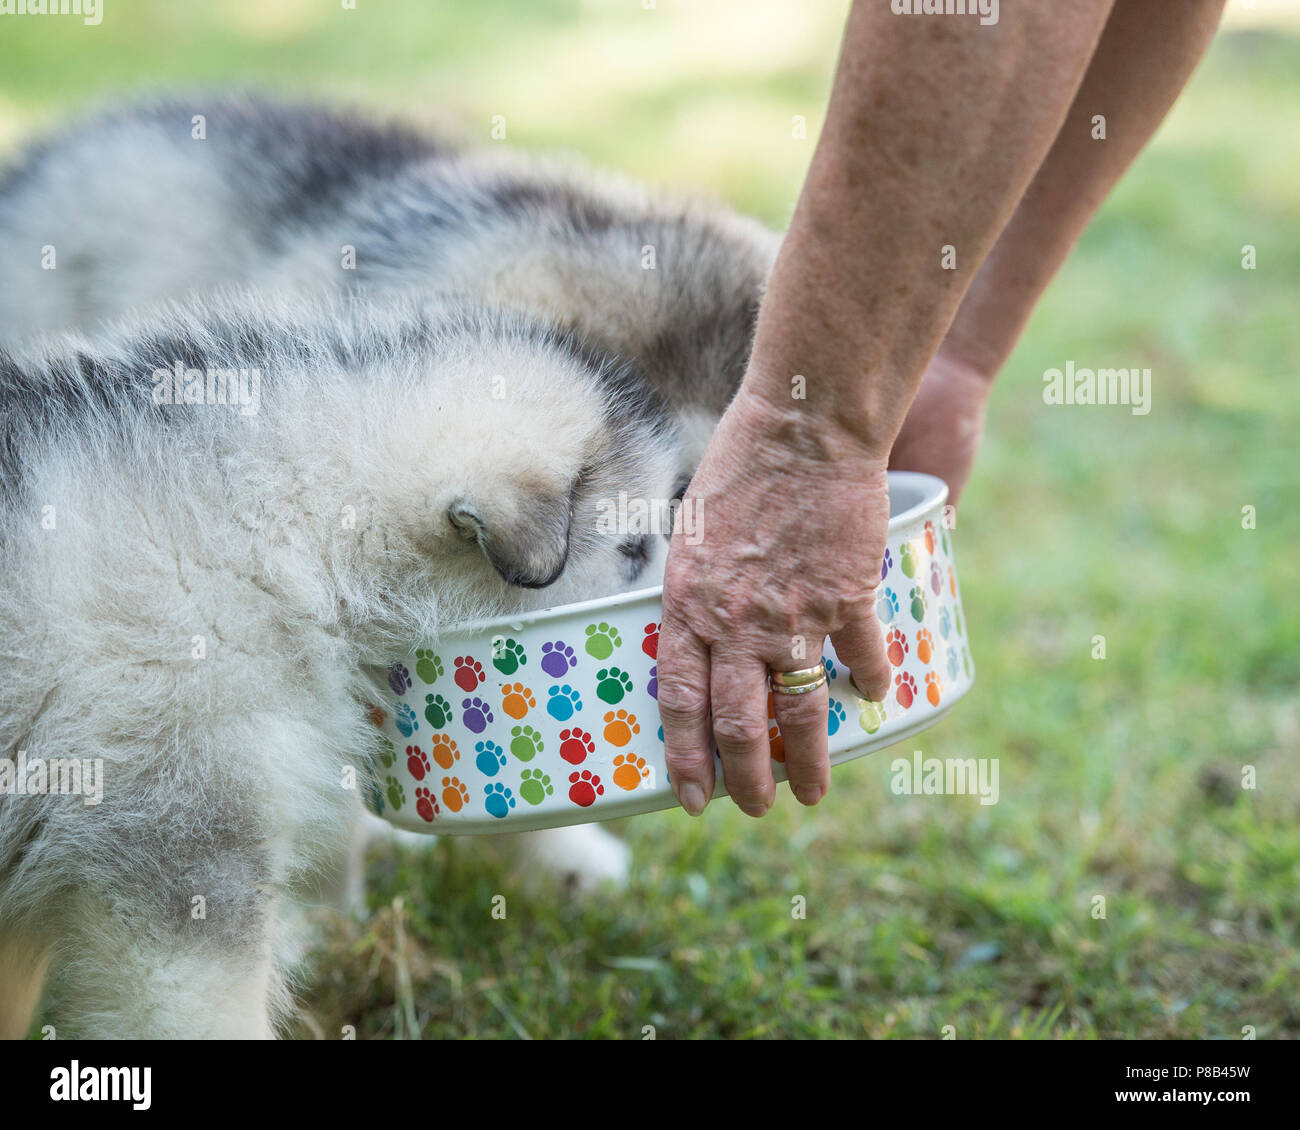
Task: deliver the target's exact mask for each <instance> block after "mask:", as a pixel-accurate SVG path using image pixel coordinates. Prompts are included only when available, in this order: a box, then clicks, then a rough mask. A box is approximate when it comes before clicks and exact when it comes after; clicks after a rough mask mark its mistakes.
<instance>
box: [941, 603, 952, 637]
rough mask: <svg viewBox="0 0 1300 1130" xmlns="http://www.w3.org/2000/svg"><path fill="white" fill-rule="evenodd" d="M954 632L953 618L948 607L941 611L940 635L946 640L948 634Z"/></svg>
mask: <svg viewBox="0 0 1300 1130" xmlns="http://www.w3.org/2000/svg"><path fill="white" fill-rule="evenodd" d="M951 631H952V616H951V615H950V614H949V612H948V609H947V607H946V606H945V607H944V608H940V609H939V635H941V636H942V637H943V638H944V639H947V638H948V633H949V632H951Z"/></svg>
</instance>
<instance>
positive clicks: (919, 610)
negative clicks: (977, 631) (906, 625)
mask: <svg viewBox="0 0 1300 1130" xmlns="http://www.w3.org/2000/svg"><path fill="white" fill-rule="evenodd" d="M908 599H909V600H911V602H912V619H913V620H915V621H916V622H917V623H918V624H919V623H920V622H921V621H922V620H924V619H925V590H924V589H922V588H921V586H920V585H913V586H912V591H911V592H910V593H909V594H908ZM957 630H958V631H961V629H960V628H958V629H957Z"/></svg>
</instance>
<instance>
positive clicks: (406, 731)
mask: <svg viewBox="0 0 1300 1130" xmlns="http://www.w3.org/2000/svg"><path fill="white" fill-rule="evenodd" d="M393 725H395V726H396V727H397V732H398V733H400V734H401V735H402V737H404V738H409V737H410V736H411V735H412V734H413V733H415V731H416V730H418V729H419V728H420V722H419V719H417V718H416V717H415V711H414V710H412V709H411V708H410V707H409V706H407V705H406V703H404V702H399V703H398V704H397V711H396V712H395V713H394V715H393Z"/></svg>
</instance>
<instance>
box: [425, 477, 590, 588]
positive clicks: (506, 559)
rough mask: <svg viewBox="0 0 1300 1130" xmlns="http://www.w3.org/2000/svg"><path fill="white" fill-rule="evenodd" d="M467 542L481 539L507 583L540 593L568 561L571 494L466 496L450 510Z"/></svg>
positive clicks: (485, 550) (527, 493)
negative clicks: (538, 590) (539, 590)
mask: <svg viewBox="0 0 1300 1130" xmlns="http://www.w3.org/2000/svg"><path fill="white" fill-rule="evenodd" d="M447 517H448V518H449V519H450V520H451V523H452V525H453V526H455V527H456V528H457V529H458V530H459V531H460V533H461V536H462V537H465V538H467V539H472V540H476V541H477V542H478V544H479V547H480V548H481V549H482V550H483V555H484V556H485V557H486V558H487V559H488V561H490V562H491V563H492V567H493V568H494V569H495V570H496V571H497V572H498V573H500V574H501V576H502V578H503V579H504V580H505V581H506V583H507V584H511V585H519V586H520V587H521V588H526V589H541V588H545V587H546V586H547V585H549V584H552V583H553V582H555V581H556V580H557V579H558V578H559V576H560V574H561V573H562V572H564V566H565V564H566V563H567V561H568V559H569V528H570V524H571V521H572V512H571V507H570V501H569V495H568V494H567V493H564V494H560V493H557V492H554V491H524V490H517V491H514V492H512V493H511V494H509V495H508V496H505V497H479V498H471V497H462V498H458V499H457V500H456V501H455V502H453V503H452V504H451V505H450V506H449V507H448V508H447Z"/></svg>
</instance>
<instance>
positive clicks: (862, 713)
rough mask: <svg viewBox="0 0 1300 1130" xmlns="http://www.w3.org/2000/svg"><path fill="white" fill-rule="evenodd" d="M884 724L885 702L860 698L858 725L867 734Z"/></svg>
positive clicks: (872, 732)
mask: <svg viewBox="0 0 1300 1130" xmlns="http://www.w3.org/2000/svg"><path fill="white" fill-rule="evenodd" d="M884 724H885V704H884V703H883V702H872V701H871V700H870V699H866V698H864V699H862V701H861V702H859V703H858V725H859V726H861V727H862V728H863V729H864V730H866V732H867V733H868V734H874V733H875V732H876V731H877V730H879V729H880V727H881V726H883V725H884Z"/></svg>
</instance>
